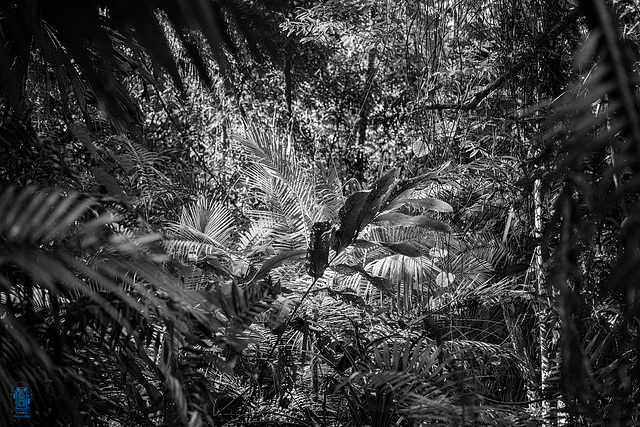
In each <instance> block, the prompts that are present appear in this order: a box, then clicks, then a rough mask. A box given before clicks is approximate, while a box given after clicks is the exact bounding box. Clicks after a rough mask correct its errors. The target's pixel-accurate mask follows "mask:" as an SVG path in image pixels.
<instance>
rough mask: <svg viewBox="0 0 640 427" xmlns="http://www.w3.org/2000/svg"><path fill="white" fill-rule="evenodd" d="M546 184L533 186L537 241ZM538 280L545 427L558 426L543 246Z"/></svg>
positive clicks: (536, 267) (554, 337) (538, 250)
mask: <svg viewBox="0 0 640 427" xmlns="http://www.w3.org/2000/svg"><path fill="white" fill-rule="evenodd" d="M542 202H543V200H542V183H541V182H540V180H536V181H535V182H534V184H533V204H534V214H533V215H534V217H533V222H534V233H535V237H537V238H539V239H540V238H542V227H543V224H542V209H543V206H542ZM533 256H534V262H533V264H534V280H535V284H536V291H537V294H538V311H537V313H536V314H537V316H538V341H539V348H538V351H539V353H538V355H539V357H540V396H539V397H538V398H540V399H544V400H543V401H542V408H541V409H542V414H541V415H542V418H543V420H545V421H544V423H545V425H554V424H555V421H554V420H555V419H556V412H557V402H555V400H549V399H547V396H548V391H549V389H550V385H549V376H550V373H551V359H552V357H551V351H552V349H553V348H555V345H556V341H557V335H556V334H554V330H553V329H554V328H553V326H552V324H553V322H552V310H551V307H552V304H551V299H550V295H549V294H548V292H547V286H546V281H545V274H544V267H543V259H542V246H541V245H538V246H537V247H536V249H535V252H534V255H533Z"/></svg>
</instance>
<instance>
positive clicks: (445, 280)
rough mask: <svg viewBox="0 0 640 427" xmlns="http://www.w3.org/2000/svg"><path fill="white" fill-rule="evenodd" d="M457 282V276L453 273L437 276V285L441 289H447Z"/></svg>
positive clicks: (443, 273)
mask: <svg viewBox="0 0 640 427" xmlns="http://www.w3.org/2000/svg"><path fill="white" fill-rule="evenodd" d="M454 280H456V276H455V275H453V274H452V273H445V272H444V271H443V272H442V273H440V274H438V275H437V276H436V285H438V286H441V287H447V286H449V285H452V284H453V281H454Z"/></svg>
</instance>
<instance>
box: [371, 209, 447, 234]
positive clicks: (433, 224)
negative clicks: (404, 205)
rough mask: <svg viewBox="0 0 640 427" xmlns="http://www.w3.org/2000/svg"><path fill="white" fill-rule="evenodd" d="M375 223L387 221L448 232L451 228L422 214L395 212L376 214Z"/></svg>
mask: <svg viewBox="0 0 640 427" xmlns="http://www.w3.org/2000/svg"><path fill="white" fill-rule="evenodd" d="M374 222H375V223H385V222H386V223H389V224H393V225H402V226H407V227H420V228H424V229H427V230H433V231H438V232H441V233H450V232H451V228H450V227H449V226H448V225H447V224H445V223H444V222H442V221H438V220H436V219H432V218H429V217H426V216H424V215H419V216H409V215H405V214H401V213H396V212H389V213H384V214H382V215H378V216H377V217H376V219H375V220H374Z"/></svg>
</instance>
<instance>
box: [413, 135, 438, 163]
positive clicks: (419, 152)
mask: <svg viewBox="0 0 640 427" xmlns="http://www.w3.org/2000/svg"><path fill="white" fill-rule="evenodd" d="M411 150H412V151H413V154H414V155H415V156H416V157H418V158H420V157H424V156H426V155H427V154H429V153H430V152H431V151H432V150H433V145H432V144H428V143H427V142H425V141H424V140H422V139H419V140H417V141H414V142H413V144H411Z"/></svg>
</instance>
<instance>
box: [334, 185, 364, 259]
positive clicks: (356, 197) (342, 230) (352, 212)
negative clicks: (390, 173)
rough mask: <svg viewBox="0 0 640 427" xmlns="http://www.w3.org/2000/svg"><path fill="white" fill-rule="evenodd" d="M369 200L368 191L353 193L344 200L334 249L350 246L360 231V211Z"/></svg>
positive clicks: (339, 249) (338, 250)
mask: <svg viewBox="0 0 640 427" xmlns="http://www.w3.org/2000/svg"><path fill="white" fill-rule="evenodd" d="M366 200H367V193H366V192H364V191H359V192H357V193H354V194H352V195H351V196H349V197H348V198H347V200H346V201H345V202H344V206H343V207H342V208H341V209H340V212H339V213H338V216H339V217H340V227H339V228H338V231H337V232H336V236H335V239H334V241H333V249H334V250H335V251H336V252H340V251H341V250H343V249H344V248H346V247H347V246H349V245H350V244H351V243H352V242H353V240H354V239H355V238H356V236H357V235H358V233H359V232H360V228H359V227H360V222H359V218H360V212H361V211H362V208H363V207H364V205H365V201H366Z"/></svg>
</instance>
